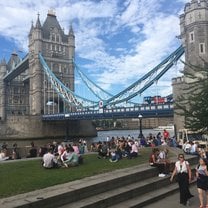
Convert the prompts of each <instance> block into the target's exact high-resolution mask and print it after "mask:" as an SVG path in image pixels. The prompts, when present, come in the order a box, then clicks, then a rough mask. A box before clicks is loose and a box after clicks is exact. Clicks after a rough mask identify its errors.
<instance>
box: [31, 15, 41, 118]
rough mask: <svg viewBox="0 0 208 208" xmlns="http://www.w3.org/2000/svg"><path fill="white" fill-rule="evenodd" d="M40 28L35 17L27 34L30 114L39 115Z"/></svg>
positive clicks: (38, 21)
mask: <svg viewBox="0 0 208 208" xmlns="http://www.w3.org/2000/svg"><path fill="white" fill-rule="evenodd" d="M42 47H43V44H42V26H41V23H40V19H39V13H38V15H37V21H36V24H35V27H33V24H32V26H31V29H30V33H29V68H30V70H29V77H30V87H29V88H30V92H29V93H30V96H29V97H30V98H29V106H30V114H31V115H40V114H41V112H42V108H43V107H42V83H43V81H42V70H41V65H40V61H39V57H38V54H39V52H42Z"/></svg>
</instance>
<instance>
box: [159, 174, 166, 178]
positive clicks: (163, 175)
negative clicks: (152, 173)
mask: <svg viewBox="0 0 208 208" xmlns="http://www.w3.org/2000/svg"><path fill="white" fill-rule="evenodd" d="M158 176H159V177H161V178H162V177H165V176H166V175H165V174H164V173H160V174H159V175H158Z"/></svg>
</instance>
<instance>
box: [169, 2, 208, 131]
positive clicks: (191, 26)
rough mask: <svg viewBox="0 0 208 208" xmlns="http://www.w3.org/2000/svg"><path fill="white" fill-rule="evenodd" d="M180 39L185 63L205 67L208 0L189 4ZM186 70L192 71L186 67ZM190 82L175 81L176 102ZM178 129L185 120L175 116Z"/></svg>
mask: <svg viewBox="0 0 208 208" xmlns="http://www.w3.org/2000/svg"><path fill="white" fill-rule="evenodd" d="M180 29H181V34H180V38H181V40H182V44H183V46H184V49H185V62H186V63H190V64H193V65H196V66H200V65H201V66H203V61H202V59H204V60H208V0H192V1H191V2H189V3H187V4H186V5H185V8H184V13H183V14H182V15H181V16H180ZM184 70H190V68H188V67H187V66H185V68H184ZM189 81H190V80H188V78H186V77H177V78H174V79H173V82H172V85H173V95H174V99H175V100H176V99H177V97H178V96H180V95H181V94H183V92H184V91H183V89H184V88H187V87H188V83H189ZM174 122H175V124H176V126H177V129H180V128H183V127H184V122H185V118H184V117H183V116H179V115H177V114H175V115H174Z"/></svg>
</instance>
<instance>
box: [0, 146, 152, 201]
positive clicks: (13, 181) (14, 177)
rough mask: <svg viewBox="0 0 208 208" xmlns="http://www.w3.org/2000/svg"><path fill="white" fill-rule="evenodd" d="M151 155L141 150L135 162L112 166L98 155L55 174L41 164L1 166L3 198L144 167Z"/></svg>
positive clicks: (17, 163)
mask: <svg viewBox="0 0 208 208" xmlns="http://www.w3.org/2000/svg"><path fill="white" fill-rule="evenodd" d="M150 151H151V149H150V148H145V149H142V150H141V156H139V157H137V158H136V159H131V160H129V159H126V158H124V159H122V160H121V161H119V162H117V163H110V162H109V160H108V159H98V158H97V154H91V155H84V164H82V165H80V166H78V167H73V168H60V169H52V170H47V169H44V168H42V166H41V163H40V160H30V161H18V162H12V163H2V164H0V198H4V197H8V196H12V195H17V194H20V193H25V192H29V191H34V190H37V189H42V188H46V187H49V186H53V185H56V184H62V183H66V182H70V181H74V180H78V179H81V178H85V177H87V176H93V175H96V174H99V173H105V172H110V171H113V170H116V169H121V168H127V167H131V166H134V165H139V164H143V163H146V162H148V158H149V154H150Z"/></svg>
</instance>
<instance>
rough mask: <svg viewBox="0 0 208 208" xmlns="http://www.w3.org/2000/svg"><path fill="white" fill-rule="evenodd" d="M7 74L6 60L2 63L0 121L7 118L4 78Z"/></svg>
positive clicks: (0, 75)
mask: <svg viewBox="0 0 208 208" xmlns="http://www.w3.org/2000/svg"><path fill="white" fill-rule="evenodd" d="M6 72H7V64H6V60H5V59H2V60H1V62H0V120H5V118H6V96H5V95H6V94H5V93H6V91H5V90H6V88H5V82H4V80H3V77H4V76H5V75H6Z"/></svg>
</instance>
